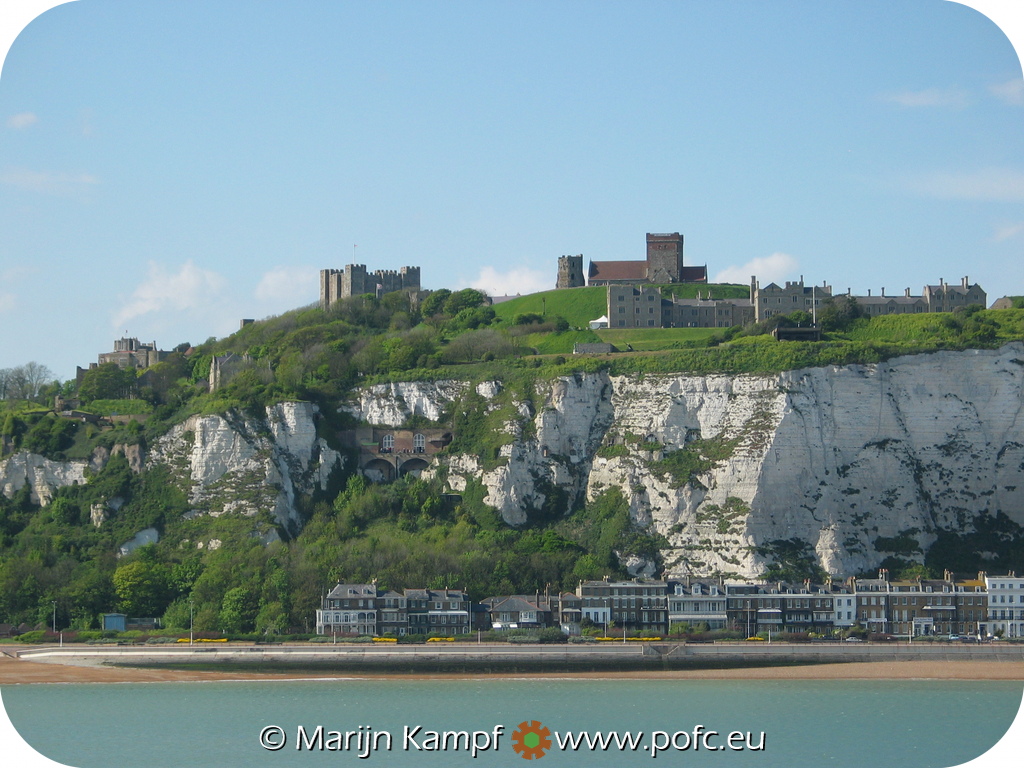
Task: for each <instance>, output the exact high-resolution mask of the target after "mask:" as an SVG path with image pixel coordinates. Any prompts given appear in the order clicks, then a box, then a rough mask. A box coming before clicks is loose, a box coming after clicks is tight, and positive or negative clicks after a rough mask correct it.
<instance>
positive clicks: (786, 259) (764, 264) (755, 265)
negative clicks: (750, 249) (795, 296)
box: [711, 251, 800, 285]
mask: <svg viewBox="0 0 1024 768" xmlns="http://www.w3.org/2000/svg"><path fill="white" fill-rule="evenodd" d="M799 268H800V262H799V261H797V260H796V258H794V257H793V256H790V255H789V254H788V253H781V252H780V251H776V252H775V253H773V254H772V255H771V256H763V257H762V256H759V257H757V258H755V259H751V260H750V261H748V262H747V263H746V264H743V265H742V266H738V267H737V266H730V267H726V268H725V269H723V270H722V271H721V272H719V273H718V274H717V275H715V277H714V279H713V280H712V281H711V282H713V283H739V284H740V285H749V284H750V278H751V276H752V275H753V276H756V277H757V279H758V281H760V282H761V284H762V285H764V284H767V283H777V282H781V281H783V280H785V279H786V278H787V277H788V278H792V277H793V276H794V275H795V274H796V272H797V270H798V269H799Z"/></svg>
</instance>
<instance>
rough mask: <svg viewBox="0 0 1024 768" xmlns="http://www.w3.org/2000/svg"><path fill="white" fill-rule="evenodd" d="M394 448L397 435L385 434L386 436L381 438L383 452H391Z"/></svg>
mask: <svg viewBox="0 0 1024 768" xmlns="http://www.w3.org/2000/svg"><path fill="white" fill-rule="evenodd" d="M394 449H395V436H394V435H384V437H382V438H381V439H380V450H381V453H391V451H393V450H394Z"/></svg>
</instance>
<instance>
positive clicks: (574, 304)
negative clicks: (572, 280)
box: [494, 287, 608, 328]
mask: <svg viewBox="0 0 1024 768" xmlns="http://www.w3.org/2000/svg"><path fill="white" fill-rule="evenodd" d="M607 295H608V291H607V289H605V288H601V287H594V288H567V289H565V290H561V291H542V292H541V293H531V294H528V295H526V296H520V297H519V298H516V299H510V300H509V301H503V302H501V303H500V304H495V305H494V314H495V315H496V316H497V317H499V318H501V319H502V320H504V321H511V320H512V318H514V317H515V316H516V315H521V314H527V313H533V314H537V315H542V316H545V317H555V316H558V317H564V318H565V319H566V320H568V321H569V325H571V326H573V327H574V328H586V327H587V323H589V322H590V321H591V320H596V319H597V318H599V317H601V316H602V315H603V314H605V312H606V311H607V306H608V301H607Z"/></svg>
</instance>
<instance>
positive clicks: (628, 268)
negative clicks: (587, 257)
mask: <svg viewBox="0 0 1024 768" xmlns="http://www.w3.org/2000/svg"><path fill="white" fill-rule="evenodd" d="M588 277H589V279H591V280H637V281H642V280H646V279H647V262H646V261H592V262H590V274H589V275H588Z"/></svg>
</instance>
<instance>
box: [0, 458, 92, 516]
mask: <svg viewBox="0 0 1024 768" xmlns="http://www.w3.org/2000/svg"><path fill="white" fill-rule="evenodd" d="M88 466H89V463H88V462H86V461H51V460H50V459H47V458H44V457H42V456H39V455H38V454H35V453H16V454H14V455H13V456H11V457H9V458H7V459H4V460H3V461H0V492H2V493H3V494H4V496H7V497H8V498H10V497H12V496H13V495H14V494H15V493H17V492H18V491H20V490H21V489H22V488H24V487H25V486H26V485H28V486H29V488H30V492H31V494H32V501H33V503H35V504H39V505H41V506H44V507H45V506H46V505H47V504H49V503H50V501H51V500H52V499H53V494H54V493H55V492H56V490H57V489H58V488H61V487H63V486H65V485H75V484H77V483H84V482H85V470H86V468H87V467H88Z"/></svg>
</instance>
